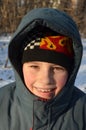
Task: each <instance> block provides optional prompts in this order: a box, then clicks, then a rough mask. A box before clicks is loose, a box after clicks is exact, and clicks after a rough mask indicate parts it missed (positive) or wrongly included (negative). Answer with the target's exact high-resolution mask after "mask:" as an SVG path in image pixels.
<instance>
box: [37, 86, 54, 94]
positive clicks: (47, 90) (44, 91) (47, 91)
mask: <svg viewBox="0 0 86 130" xmlns="http://www.w3.org/2000/svg"><path fill="white" fill-rule="evenodd" d="M35 88H36V89H37V91H39V92H42V93H49V92H52V91H54V90H55V89H56V88H50V89H42V88H37V87H35Z"/></svg>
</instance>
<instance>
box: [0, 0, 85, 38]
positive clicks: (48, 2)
mask: <svg viewBox="0 0 86 130" xmlns="http://www.w3.org/2000/svg"><path fill="white" fill-rule="evenodd" d="M38 7H52V8H56V9H60V10H62V11H65V12H67V13H68V14H69V15H70V16H71V17H72V18H73V19H74V21H76V24H77V26H78V28H79V31H80V33H81V35H82V37H86V0H0V34H8V33H13V32H14V31H15V30H16V28H17V26H18V25H19V23H20V20H21V19H22V17H23V16H24V15H25V14H26V13H27V12H28V11H30V10H31V9H33V8H38Z"/></svg>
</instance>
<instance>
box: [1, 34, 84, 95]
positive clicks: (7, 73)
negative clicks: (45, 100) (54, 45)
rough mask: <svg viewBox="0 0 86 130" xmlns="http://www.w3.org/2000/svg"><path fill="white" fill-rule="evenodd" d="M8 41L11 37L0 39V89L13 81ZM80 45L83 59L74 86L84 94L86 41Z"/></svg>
mask: <svg viewBox="0 0 86 130" xmlns="http://www.w3.org/2000/svg"><path fill="white" fill-rule="evenodd" d="M10 39H11V36H7V37H6V36H1V37H0V87H3V86H4V85H6V84H8V83H10V82H13V81H14V80H15V79H14V73H13V70H12V68H11V65H10V63H9V61H8V56H7V52H8V43H9V41H10ZM82 43H83V48H84V52H83V59H82V64H81V67H80V69H79V72H78V75H77V79H76V82H75V85H76V86H77V87H78V88H80V89H81V90H82V91H84V92H85V93H86V39H82Z"/></svg>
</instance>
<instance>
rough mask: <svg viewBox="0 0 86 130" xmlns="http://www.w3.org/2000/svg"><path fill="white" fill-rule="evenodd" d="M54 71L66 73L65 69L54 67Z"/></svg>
mask: <svg viewBox="0 0 86 130" xmlns="http://www.w3.org/2000/svg"><path fill="white" fill-rule="evenodd" d="M53 69H54V70H56V71H64V68H61V67H54V68H53Z"/></svg>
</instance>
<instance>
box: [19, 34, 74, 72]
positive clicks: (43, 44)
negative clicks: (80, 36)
mask: <svg viewBox="0 0 86 130" xmlns="http://www.w3.org/2000/svg"><path fill="white" fill-rule="evenodd" d="M47 35H48V34H47ZM72 45H73V44H72V40H71V39H70V38H68V37H65V36H46V37H44V38H36V39H33V40H32V41H31V42H29V43H28V42H27V45H26V46H25V48H24V52H23V56H22V63H25V62H28V61H45V62H50V63H54V64H58V65H60V66H63V67H65V68H66V69H67V70H68V72H69V71H70V68H71V65H72V64H73V49H72ZM61 59H63V60H61Z"/></svg>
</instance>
